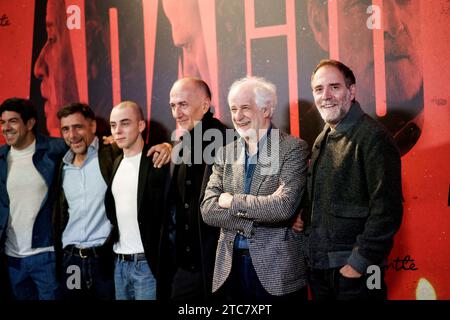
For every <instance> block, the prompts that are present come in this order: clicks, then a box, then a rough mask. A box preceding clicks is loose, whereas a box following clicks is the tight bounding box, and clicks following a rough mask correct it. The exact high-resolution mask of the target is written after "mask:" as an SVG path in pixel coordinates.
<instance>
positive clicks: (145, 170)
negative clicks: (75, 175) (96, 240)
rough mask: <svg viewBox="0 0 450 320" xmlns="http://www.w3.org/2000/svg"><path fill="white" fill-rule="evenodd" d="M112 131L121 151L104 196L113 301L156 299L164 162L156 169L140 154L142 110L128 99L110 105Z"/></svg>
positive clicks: (144, 146) (165, 168) (142, 140)
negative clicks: (112, 259) (111, 255)
mask: <svg viewBox="0 0 450 320" xmlns="http://www.w3.org/2000/svg"><path fill="white" fill-rule="evenodd" d="M110 126H111V133H112V135H113V137H114V140H115V142H116V143H117V145H118V147H119V148H121V149H122V150H123V156H120V157H118V158H117V159H116V160H115V162H114V165H113V175H112V178H111V181H110V183H109V186H108V190H107V192H106V195H105V206H106V212H107V215H108V218H109V219H110V221H111V223H112V225H113V231H112V237H113V240H114V242H115V243H114V248H113V249H114V252H115V253H116V255H117V257H116V263H115V271H114V282H115V289H116V299H118V300H154V299H156V268H157V260H158V248H159V239H160V225H161V217H160V215H161V213H162V212H163V201H161V199H162V198H163V193H164V183H165V179H166V173H167V167H165V166H164V167H162V168H155V167H154V166H153V163H152V161H151V159H150V158H147V157H145V156H142V154H144V155H145V153H146V152H147V150H148V149H149V146H147V145H145V142H144V139H143V138H142V135H141V133H142V131H144V129H145V121H144V116H143V114H142V109H141V108H140V107H139V106H138V105H137V104H136V103H135V102H132V101H124V102H121V103H120V104H118V105H117V106H115V107H114V108H113V110H112V112H111V117H110Z"/></svg>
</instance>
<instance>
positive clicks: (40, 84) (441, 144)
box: [0, 0, 450, 299]
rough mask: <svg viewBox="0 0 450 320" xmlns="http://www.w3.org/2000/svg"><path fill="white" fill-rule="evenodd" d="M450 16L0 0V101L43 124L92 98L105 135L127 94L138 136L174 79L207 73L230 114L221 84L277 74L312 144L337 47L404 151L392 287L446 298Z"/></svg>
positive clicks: (233, 4) (375, 4)
mask: <svg viewBox="0 0 450 320" xmlns="http://www.w3.org/2000/svg"><path fill="white" fill-rule="evenodd" d="M449 17H450V3H449V1H446V0H437V1H435V0H433V1H432V0H414V1H399V0H389V1H387V0H384V1H383V0H329V1H324V0H283V1H280V0H265V1H257V0H89V1H84V0H47V1H44V0H38V1H34V0H15V1H7V0H0V44H1V50H0V66H1V68H0V100H2V101H3V100H4V99H6V98H9V97H13V96H19V97H29V98H30V99H32V100H33V101H34V102H35V103H36V105H37V106H38V107H39V121H38V127H39V130H40V131H41V132H43V133H46V134H50V135H53V136H59V135H60V134H59V121H58V119H57V117H56V112H57V111H58V109H59V108H61V107H62V106H63V105H65V104H67V103H70V102H75V101H82V102H87V103H89V105H90V106H91V107H92V108H93V109H94V110H95V112H96V114H97V116H98V118H99V119H98V121H99V131H100V134H107V133H108V118H109V113H110V110H111V108H112V107H113V106H114V105H116V104H117V103H119V102H120V101H122V100H134V101H136V102H137V103H138V104H139V105H140V106H141V108H142V109H143V111H144V114H145V115H146V118H147V121H148V124H149V128H150V129H149V130H148V135H147V137H146V138H147V139H148V140H149V141H163V140H164V141H169V139H170V134H171V132H172V131H173V130H174V129H175V123H174V121H173V119H172V116H171V111H170V107H169V103H168V101H169V98H168V97H169V90H170V88H171V86H172V84H173V82H174V81H175V80H177V79H178V78H180V77H182V76H196V77H200V78H202V79H204V80H205V81H206V82H207V83H208V84H209V86H210V87H211V90H212V95H213V98H212V100H213V106H214V113H215V116H216V117H218V118H220V119H221V120H222V121H224V122H225V123H226V124H228V125H229V126H231V117H230V112H229V109H228V106H227V100H226V98H227V91H228V88H229V87H230V85H231V83H232V82H233V81H234V80H236V79H238V78H241V77H244V76H245V75H258V76H263V77H266V78H267V79H268V80H270V81H272V82H273V83H275V84H276V86H277V89H278V97H279V99H278V107H277V109H276V113H275V117H274V122H275V125H276V126H277V127H279V128H281V129H282V130H284V131H287V132H290V133H291V134H293V135H296V136H300V137H302V138H303V139H305V140H306V141H307V142H308V144H309V145H310V146H311V145H312V144H313V142H314V139H315V137H316V136H317V134H318V133H319V132H320V131H321V129H322V127H323V122H322V120H321V119H320V115H319V114H318V112H317V111H316V109H315V107H314V104H313V98H312V94H311V87H310V77H311V73H312V70H313V69H314V67H315V66H316V65H317V63H318V62H319V61H320V60H321V59H324V58H334V59H338V60H341V61H342V62H344V63H345V64H347V65H348V66H349V67H350V68H351V69H352V70H353V71H354V73H355V76H356V83H357V92H356V98H357V100H358V101H359V102H360V103H361V106H362V107H363V109H364V111H365V112H367V113H368V114H369V115H371V116H372V117H374V118H376V119H377V120H379V121H380V122H381V123H382V124H383V125H385V126H386V127H387V129H388V130H389V131H390V132H391V133H392V134H393V135H394V137H395V140H396V141H397V144H398V146H399V148H400V150H401V153H402V175H403V176H402V178H403V191H404V219H403V223H402V227H401V229H400V231H399V233H398V234H397V236H396V239H395V245H394V248H393V251H392V254H391V256H390V261H389V263H390V267H389V269H388V270H387V281H388V285H389V298H390V299H423V298H428V299H450V276H449V274H450V253H449V251H448V248H449V247H450V208H449V204H450V203H449V202H450V195H449V192H450V169H449V163H450V125H449V120H450V107H449V104H450V74H449V73H448V72H446V70H447V69H449V68H450V62H449V60H448V52H449V49H450V31H449V30H448V27H447V21H448V19H449ZM2 143H4V139H3V137H0V144H2Z"/></svg>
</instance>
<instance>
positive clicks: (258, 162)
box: [201, 77, 308, 302]
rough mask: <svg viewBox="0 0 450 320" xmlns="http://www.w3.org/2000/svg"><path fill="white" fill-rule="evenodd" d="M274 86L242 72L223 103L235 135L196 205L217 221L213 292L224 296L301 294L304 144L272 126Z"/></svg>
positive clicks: (259, 298)
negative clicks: (298, 225)
mask: <svg viewBox="0 0 450 320" xmlns="http://www.w3.org/2000/svg"><path fill="white" fill-rule="evenodd" d="M276 102H277V97H276V88H275V86H274V85H273V84H272V83H270V82H268V81H267V80H265V79H263V78H259V77H247V78H243V79H241V80H238V81H236V82H235V83H233V85H232V86H231V88H230V92H229V94H228V103H229V105H230V110H231V116H232V121H233V124H234V127H235V129H236V131H237V133H238V134H239V136H240V138H239V139H238V140H236V141H234V142H232V143H230V144H228V145H226V146H225V147H224V149H222V150H221V152H219V156H218V158H217V160H216V163H215V164H214V166H213V173H212V174H211V176H210V179H209V183H208V185H207V188H206V191H205V196H204V198H203V202H202V204H201V212H202V217H203V220H204V221H205V222H206V223H207V224H209V225H211V226H215V227H220V228H221V231H220V238H219V241H218V246H217V253H216V263H215V269H214V279H213V288H212V290H213V292H215V291H217V290H219V288H220V289H221V291H222V292H223V293H225V296H226V297H227V299H228V300H230V301H252V302H276V301H290V300H296V301H298V300H299V299H306V297H307V294H306V288H305V282H306V281H305V264H304V258H303V255H302V245H303V241H302V236H301V234H300V233H298V232H297V231H295V230H294V229H292V220H293V218H294V217H295V214H296V209H297V207H298V206H299V203H300V200H301V198H302V195H303V191H304V188H305V181H306V157H307V154H308V152H307V144H306V142H305V141H303V140H300V139H298V138H295V137H292V136H289V135H287V134H285V133H283V132H280V131H279V130H278V129H276V128H274V127H273V126H272V122H271V119H272V115H273V113H274V109H275V106H276Z"/></svg>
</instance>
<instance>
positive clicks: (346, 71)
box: [311, 59, 356, 88]
mask: <svg viewBox="0 0 450 320" xmlns="http://www.w3.org/2000/svg"><path fill="white" fill-rule="evenodd" d="M325 66H332V67H335V68H336V69H338V70H339V71H340V72H341V73H342V75H343V76H344V80H345V85H346V86H347V88H350V86H351V85H352V84H356V78H355V75H354V74H353V71H352V70H351V69H350V68H349V67H347V66H346V65H345V64H343V63H342V62H340V61H337V60H332V59H324V60H321V61H320V62H319V64H318V65H317V66H316V68H315V69H314V71H313V73H312V75H311V81H312V79H313V78H314V76H315V75H316V72H317V70H319V69H320V68H322V67H325Z"/></svg>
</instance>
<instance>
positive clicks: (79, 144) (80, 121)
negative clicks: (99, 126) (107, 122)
mask: <svg viewBox="0 0 450 320" xmlns="http://www.w3.org/2000/svg"><path fill="white" fill-rule="evenodd" d="M95 130H96V122H95V120H91V119H88V118H85V117H84V116H83V115H82V114H81V113H79V112H76V113H74V114H71V115H69V116H67V117H63V118H61V134H62V136H63V138H64V141H65V142H66V144H67V145H68V146H69V147H70V149H71V150H72V152H73V153H74V154H75V156H76V157H78V158H83V159H84V157H85V156H86V154H87V150H88V147H89V145H90V144H91V143H92V140H94V138H95Z"/></svg>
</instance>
